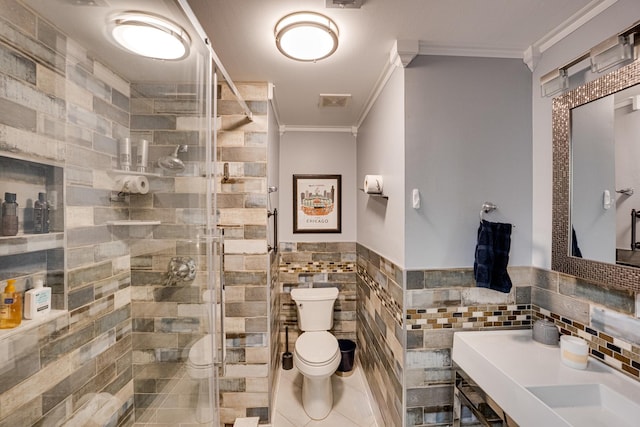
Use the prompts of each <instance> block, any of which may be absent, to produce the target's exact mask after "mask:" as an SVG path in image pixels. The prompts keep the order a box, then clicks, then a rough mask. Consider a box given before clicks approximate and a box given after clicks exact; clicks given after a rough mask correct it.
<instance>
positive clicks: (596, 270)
mask: <svg viewBox="0 0 640 427" xmlns="http://www.w3.org/2000/svg"><path fill="white" fill-rule="evenodd" d="M638 83H640V60H636V61H635V62H633V63H631V64H629V65H627V66H625V67H622V68H620V69H618V70H615V71H612V72H610V73H608V74H607V75H605V76H602V77H600V78H598V79H596V80H593V81H591V82H588V83H586V84H584V85H582V86H580V87H578V88H576V89H574V90H571V91H569V92H567V93H565V94H564V95H562V96H558V97H556V98H554V99H553V113H552V115H553V125H552V133H553V207H552V210H553V226H552V242H553V243H552V248H551V249H552V250H551V254H552V257H551V264H552V268H553V270H555V271H560V272H563V273H566V274H570V275H572V276H576V277H579V278H582V279H584V280H589V281H594V282H597V283H601V284H606V285H607V286H609V287H615V288H622V289H630V290H633V291H640V269H637V268H629V267H623V266H619V265H615V264H606V263H602V262H597V261H590V260H586V259H582V258H576V257H572V256H569V251H568V248H569V235H570V234H571V233H569V205H570V194H569V187H570V182H569V172H570V170H571V169H570V168H571V165H570V155H569V154H570V137H569V131H570V129H569V128H570V113H571V108H574V107H577V106H579V105H582V104H585V103H587V102H590V101H593V100H595V99H598V98H601V97H603V96H607V95H610V94H612V93H614V92H617V91H620V90H622V89H625V88H627V87H630V86H633V85H635V84H638Z"/></svg>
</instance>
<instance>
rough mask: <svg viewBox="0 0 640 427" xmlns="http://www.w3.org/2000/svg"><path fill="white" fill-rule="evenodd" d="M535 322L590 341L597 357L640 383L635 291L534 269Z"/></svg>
mask: <svg viewBox="0 0 640 427" xmlns="http://www.w3.org/2000/svg"><path fill="white" fill-rule="evenodd" d="M532 285H533V286H532V295H531V303H532V307H533V318H534V320H535V319H538V318H547V319H549V320H552V321H553V322H555V324H556V325H557V326H558V327H560V331H561V333H563V334H570V335H575V336H578V337H581V338H584V339H585V340H587V341H588V342H589V347H590V353H591V356H593V357H594V358H597V359H599V360H601V361H603V362H604V363H606V364H607V365H610V366H612V367H613V368H615V369H617V370H619V371H620V372H622V373H624V374H625V375H627V376H628V377H630V378H632V379H634V380H636V381H638V380H640V332H638V331H640V319H638V318H637V317H636V316H635V311H636V296H635V295H634V293H633V292H631V291H628V290H620V289H607V288H605V287H601V286H596V285H594V284H592V283H589V282H586V281H583V280H580V279H578V278H576V277H573V276H568V275H565V274H561V273H557V272H555V271H546V270H540V269H533V274H532Z"/></svg>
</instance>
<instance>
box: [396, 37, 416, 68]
mask: <svg viewBox="0 0 640 427" xmlns="http://www.w3.org/2000/svg"><path fill="white" fill-rule="evenodd" d="M419 45H420V43H419V42H418V40H396V41H395V43H394V44H393V46H392V47H391V51H390V52H389V62H390V63H391V64H393V65H395V66H396V67H405V68H406V67H407V66H408V65H409V64H410V63H411V61H413V58H415V57H416V56H418V51H419V50H420V46H419Z"/></svg>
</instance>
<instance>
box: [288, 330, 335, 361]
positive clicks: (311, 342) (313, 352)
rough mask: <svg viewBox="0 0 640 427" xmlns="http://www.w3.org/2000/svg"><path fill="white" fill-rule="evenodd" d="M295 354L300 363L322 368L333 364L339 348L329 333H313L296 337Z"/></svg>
mask: <svg viewBox="0 0 640 427" xmlns="http://www.w3.org/2000/svg"><path fill="white" fill-rule="evenodd" d="M295 352H296V353H297V356H298V358H299V359H300V361H301V362H303V363H305V364H307V365H309V366H324V365H327V364H331V362H333V359H334V358H335V357H336V355H339V354H340V348H339V346H338V340H337V339H336V337H335V336H333V335H332V334H331V333H330V332H327V331H315V332H305V333H303V334H302V335H300V336H299V337H298V339H297V340H296V343H295Z"/></svg>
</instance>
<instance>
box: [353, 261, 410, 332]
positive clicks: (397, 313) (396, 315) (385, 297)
mask: <svg viewBox="0 0 640 427" xmlns="http://www.w3.org/2000/svg"><path fill="white" fill-rule="evenodd" d="M358 277H360V279H362V282H363V283H364V284H366V285H367V287H368V288H369V289H370V290H371V291H373V292H374V293H375V294H376V296H377V297H378V298H379V299H380V302H381V303H382V306H383V307H385V308H386V309H387V310H388V311H389V313H390V314H391V316H392V317H393V320H394V321H395V322H396V323H397V324H398V326H400V327H402V320H403V319H402V317H403V315H402V307H401V306H400V304H399V303H398V302H397V301H396V300H395V299H394V298H393V296H392V295H391V294H390V293H389V292H388V291H387V290H386V289H385V288H383V287H382V285H380V283H378V282H377V281H376V280H375V279H374V278H373V277H371V276H370V275H369V274H368V273H367V270H366V269H365V268H364V267H362V266H361V265H358Z"/></svg>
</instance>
